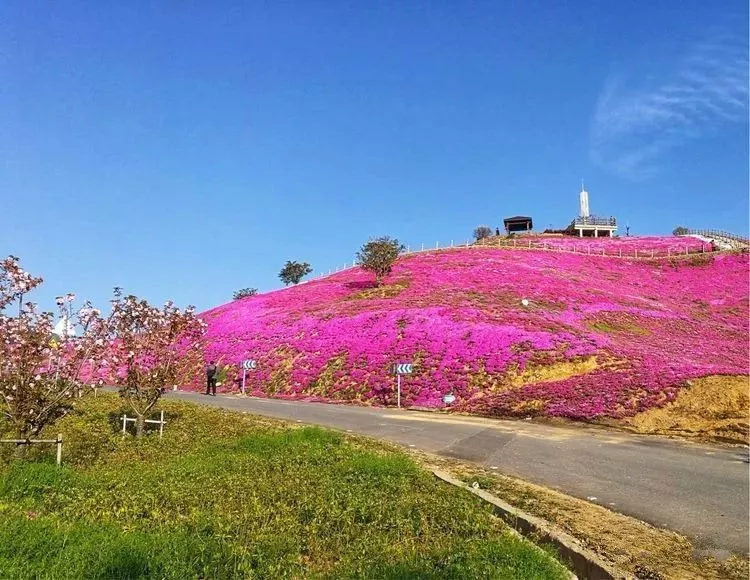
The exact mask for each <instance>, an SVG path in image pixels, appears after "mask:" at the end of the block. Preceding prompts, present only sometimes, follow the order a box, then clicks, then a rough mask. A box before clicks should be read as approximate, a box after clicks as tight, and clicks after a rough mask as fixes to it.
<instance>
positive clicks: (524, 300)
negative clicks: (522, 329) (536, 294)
mask: <svg viewBox="0 0 750 580" xmlns="http://www.w3.org/2000/svg"><path fill="white" fill-rule="evenodd" d="M521 304H522V305H523V306H528V305H529V301H528V300H527V299H526V298H524V299H522V300H521Z"/></svg>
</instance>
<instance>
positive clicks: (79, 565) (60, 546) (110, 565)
mask: <svg viewBox="0 0 750 580" xmlns="http://www.w3.org/2000/svg"><path fill="white" fill-rule="evenodd" d="M160 408H161V409H164V410H165V411H166V416H167V421H168V423H167V428H166V431H165V433H164V438H163V439H159V438H158V436H157V435H155V434H152V435H149V436H147V437H144V438H143V439H140V440H139V439H135V438H133V437H131V436H129V435H128V436H122V435H121V434H120V432H119V425H118V418H119V417H121V416H122V413H123V412H124V411H125V410H126V409H125V408H124V407H123V401H122V400H120V399H119V398H118V397H117V396H115V395H110V394H104V395H99V397H97V398H94V397H88V398H86V399H82V400H81V401H80V404H79V405H78V406H77V408H76V411H75V412H74V413H72V414H70V415H68V416H67V417H65V418H64V419H63V420H61V421H60V422H59V423H58V424H57V425H55V426H54V428H53V429H50V431H51V432H52V433H57V432H60V433H62V434H63V437H64V440H65V441H66V444H65V448H64V462H65V464H64V466H63V467H62V468H60V467H57V466H55V465H54V463H53V462H52V460H51V459H52V458H51V457H49V454H46V455H45V453H44V450H42V449H41V448H34V449H32V450H30V451H29V454H28V455H29V456H28V457H27V460H26V461H14V462H11V463H10V464H8V463H6V462H4V461H3V455H4V454H6V453H10V452H12V451H11V450H8V449H7V447H6V448H4V449H0V578H4V579H5V578H13V579H19V580H21V579H27V578H28V579H50V580H53V579H54V580H59V579H67V578H70V579H76V580H78V579H94V578H96V579H102V580H115V579H128V580H132V579H136V578H161V579H166V578H170V579H172V578H173V579H179V580H184V579H198V578H211V579H217V580H218V579H230V578H321V579H322V578H539V579H541V578H550V579H562V578H567V577H568V576H569V574H568V573H567V572H566V570H565V569H564V568H563V566H562V565H561V564H560V563H559V562H558V561H556V560H555V559H554V558H553V557H552V556H551V555H550V554H548V553H545V552H544V551H542V550H540V549H539V548H537V547H535V546H534V545H532V544H531V543H529V542H526V541H524V540H522V539H520V538H519V537H518V536H517V535H515V534H514V533H513V532H511V530H510V528H508V527H507V526H506V525H505V524H504V523H503V522H502V521H501V520H499V519H498V518H497V517H495V516H494V515H493V513H492V511H491V509H490V508H489V507H488V506H487V505H486V504H484V503H482V502H481V500H479V499H478V498H476V497H475V496H473V495H471V494H468V493H465V492H463V491H462V490H458V489H456V488H453V487H451V486H448V485H446V484H442V483H441V482H439V481H438V480H437V479H436V478H435V477H434V476H433V475H432V474H431V473H429V472H427V471H425V470H423V469H420V468H419V467H418V466H417V465H416V464H415V463H414V462H413V461H412V460H411V459H410V458H409V457H407V456H406V455H404V454H403V453H400V452H397V451H394V450H393V449H392V448H391V447H388V446H386V445H383V444H380V443H378V442H374V441H371V440H367V439H365V438H361V437H354V436H348V435H344V434H340V433H336V432H332V431H326V430H323V429H318V428H310V427H299V426H296V425H287V424H284V423H282V422H280V421H272V420H267V419H262V418H258V417H251V416H249V415H244V414H239V413H230V412H226V411H220V410H218V409H206V408H201V407H198V406H194V405H189V404H184V403H175V402H170V401H165V402H162V403H160Z"/></svg>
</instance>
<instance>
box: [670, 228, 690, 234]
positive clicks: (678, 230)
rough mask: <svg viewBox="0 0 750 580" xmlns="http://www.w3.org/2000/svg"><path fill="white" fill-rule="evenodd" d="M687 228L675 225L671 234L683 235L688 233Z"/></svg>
mask: <svg viewBox="0 0 750 580" xmlns="http://www.w3.org/2000/svg"><path fill="white" fill-rule="evenodd" d="M688 231H689V230H688V229H687V228H686V227H685V226H677V227H676V228H675V229H673V230H672V235H673V236H685V235H687V233H688Z"/></svg>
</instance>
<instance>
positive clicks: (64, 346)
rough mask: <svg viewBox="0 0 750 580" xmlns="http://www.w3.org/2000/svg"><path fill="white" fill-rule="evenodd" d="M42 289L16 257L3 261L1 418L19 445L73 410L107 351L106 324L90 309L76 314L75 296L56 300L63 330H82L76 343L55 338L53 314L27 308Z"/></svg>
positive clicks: (66, 334)
mask: <svg viewBox="0 0 750 580" xmlns="http://www.w3.org/2000/svg"><path fill="white" fill-rule="evenodd" d="M41 283H42V278H39V277H35V276H32V275H31V274H29V273H28V272H26V271H25V270H24V269H23V268H22V267H21V265H20V261H19V259H18V258H16V257H15V256H9V257H7V258H5V259H3V260H0V403H1V404H2V409H0V418H2V419H3V420H4V421H6V422H7V423H9V424H10V425H11V428H12V430H13V431H14V432H15V433H16V434H17V436H18V437H19V439H30V438H31V437H33V436H35V435H38V434H39V433H40V431H41V430H42V429H43V428H44V427H45V426H48V425H51V424H53V423H54V422H55V421H56V420H57V419H59V418H60V417H62V416H63V415H65V414H66V413H67V412H68V411H69V410H70V409H71V408H73V406H74V405H75V399H76V397H77V396H78V395H80V394H82V393H83V392H84V391H85V390H86V389H87V385H86V384H85V383H86V380H85V379H90V378H92V377H93V376H94V375H95V374H96V371H97V369H98V367H99V365H100V364H101V363H102V362H103V360H104V356H105V354H106V350H107V349H106V344H105V340H104V339H105V337H106V328H107V322H106V321H105V320H103V319H102V318H101V315H100V312H99V311H98V310H96V309H94V308H92V307H91V305H90V304H89V303H86V304H84V306H83V307H82V308H80V309H79V310H78V311H77V312H75V313H74V312H73V310H72V301H73V300H74V299H75V296H74V295H72V294H68V295H66V296H65V297H61V298H58V300H57V303H58V307H59V309H60V312H61V321H64V326H65V329H66V330H68V329H70V328H73V327H75V328H77V329H79V335H78V336H77V337H73V336H71V334H72V332H69V331H63V332H60V333H59V335H58V334H56V329H55V327H54V326H53V322H54V320H53V315H52V313H50V312H40V311H39V310H38V309H37V307H36V305H35V304H33V303H31V302H24V297H25V296H26V294H28V293H29V292H31V291H32V290H34V289H35V288H37V287H38V286H39V285H40V284H41ZM16 304H17V305H18V309H17V310H16V311H15V312H11V311H14V310H15V308H14V306H15V305H16ZM89 386H90V385H89Z"/></svg>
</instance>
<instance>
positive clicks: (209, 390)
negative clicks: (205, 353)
mask: <svg viewBox="0 0 750 580" xmlns="http://www.w3.org/2000/svg"><path fill="white" fill-rule="evenodd" d="M218 374H219V369H218V368H216V363H215V362H214V361H211V362H209V363H208V366H207V367H206V394H207V395H213V396H214V397H215V396H216V377H217V376H218Z"/></svg>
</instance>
